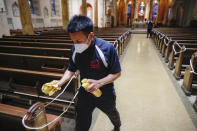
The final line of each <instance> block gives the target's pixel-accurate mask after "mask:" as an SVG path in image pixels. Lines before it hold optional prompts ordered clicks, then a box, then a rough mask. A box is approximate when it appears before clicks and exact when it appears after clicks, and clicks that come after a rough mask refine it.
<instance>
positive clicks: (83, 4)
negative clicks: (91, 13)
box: [82, 0, 87, 15]
mask: <svg viewBox="0 0 197 131" xmlns="http://www.w3.org/2000/svg"><path fill="white" fill-rule="evenodd" d="M82 15H87V5H86V0H82Z"/></svg>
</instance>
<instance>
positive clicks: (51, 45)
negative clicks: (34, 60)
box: [0, 41, 73, 49]
mask: <svg viewBox="0 0 197 131" xmlns="http://www.w3.org/2000/svg"><path fill="white" fill-rule="evenodd" d="M0 45H7V46H9V45H10V46H27V47H46V48H66V49H71V47H72V45H73V44H72V43H55V42H54V43H48V42H23V41H0Z"/></svg>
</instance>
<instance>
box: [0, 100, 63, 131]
mask: <svg viewBox="0 0 197 131" xmlns="http://www.w3.org/2000/svg"><path fill="white" fill-rule="evenodd" d="M26 112H27V109H24V108H20V107H16V106H11V105H6V104H0V128H1V131H12V130H14V131H28V130H27V129H26V128H24V126H23V125H22V118H23V116H24V115H25V114H26ZM56 117H57V116H55V115H51V114H46V118H47V122H50V121H52V120H53V119H55V118H56ZM62 122H63V118H60V119H58V120H57V121H56V122H54V123H52V124H50V125H49V126H48V131H61V123H62ZM40 131H41V130H40Z"/></svg>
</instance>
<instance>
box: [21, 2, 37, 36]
mask: <svg viewBox="0 0 197 131" xmlns="http://www.w3.org/2000/svg"><path fill="white" fill-rule="evenodd" d="M18 4H19V10H20V19H21V24H22V32H23V34H24V35H33V34H34V29H33V24H32V18H31V12H30V7H29V3H28V0H18Z"/></svg>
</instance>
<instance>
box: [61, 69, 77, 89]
mask: <svg viewBox="0 0 197 131" xmlns="http://www.w3.org/2000/svg"><path fill="white" fill-rule="evenodd" d="M74 74H75V72H71V71H69V70H66V72H65V73H64V75H63V76H62V78H61V79H60V80H59V82H58V86H60V87H61V86H62V85H63V84H64V83H66V82H67V81H69V80H70V79H71V77H72V76H73V75H74Z"/></svg>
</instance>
